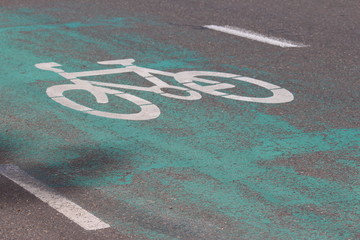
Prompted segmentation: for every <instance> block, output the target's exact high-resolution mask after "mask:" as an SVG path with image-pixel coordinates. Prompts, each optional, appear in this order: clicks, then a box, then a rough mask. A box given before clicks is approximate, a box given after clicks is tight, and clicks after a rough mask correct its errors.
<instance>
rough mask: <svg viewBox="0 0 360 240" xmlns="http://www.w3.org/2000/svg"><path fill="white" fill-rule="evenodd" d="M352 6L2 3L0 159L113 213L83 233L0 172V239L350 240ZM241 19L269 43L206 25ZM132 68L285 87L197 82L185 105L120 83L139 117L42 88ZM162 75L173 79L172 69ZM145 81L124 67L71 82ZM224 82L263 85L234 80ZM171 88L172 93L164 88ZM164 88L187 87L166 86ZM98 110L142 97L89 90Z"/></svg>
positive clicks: (359, 155) (355, 147)
mask: <svg viewBox="0 0 360 240" xmlns="http://www.w3.org/2000/svg"><path fill="white" fill-rule="evenodd" d="M359 12H360V3H359V2H358V1H340V0H321V1H316V2H314V1H309V0H301V1H299V0H296V1H295V0H287V1H280V0H267V1H260V0H253V1H228V0H226V1H213V0H206V1H205V0H197V1H192V0H182V1H171V0H165V1H157V0H149V1H139V0H132V1H129V0H123V1H115V0H106V1H86V0H79V1H67V0H59V1H44V0H27V1H16V0H15V1H8V0H3V1H1V3H0V56H1V64H0V71H1V74H0V99H1V105H0V106H1V107H0V130H1V131H0V164H13V165H16V166H18V167H19V168H21V169H22V170H23V171H25V172H26V173H28V174H29V175H31V176H33V177H34V178H36V179H37V180H39V181H41V182H43V183H44V184H46V185H47V186H49V187H50V188H52V189H54V190H55V191H57V192H58V193H60V194H61V195H63V196H64V197H66V198H67V199H69V200H71V201H73V202H75V203H77V204H78V205H80V206H81V207H83V208H84V209H86V210H87V211H89V212H91V213H92V214H94V215H95V216H97V217H98V218H100V219H102V220H103V221H105V222H106V223H108V224H109V225H110V228H107V229H101V230H93V231H86V230H84V229H82V228H81V227H79V226H78V225H77V224H75V223H74V222H72V221H71V220H69V219H67V218H66V217H65V216H63V215H62V214H60V213H58V212H57V211H56V210H54V209H52V208H50V207H49V206H48V205H47V204H46V203H43V202H41V201H40V200H39V199H38V198H36V197H35V196H34V195H32V194H31V193H29V192H27V191H26V190H24V189H23V188H21V187H19V186H18V185H17V184H15V183H14V182H12V181H10V180H9V179H7V178H5V177H4V176H1V175H0V236H1V237H0V238H1V239H4V240H7V239H24V240H25V239H207V240H211V239H216V240H220V239H226V240H228V239H359V238H360V232H359V229H360V226H359V222H360V221H359V220H360V217H359V215H360V184H359V183H360V178H359V168H360V164H359V160H360V151H359V142H360V141H359V140H360V129H359V126H360V124H359V117H360V113H359V97H360V96H359V95H360V91H359V90H360V89H359V86H360V80H359V79H360V67H359V63H360V61H359V56H360V41H359V39H360V31H359V28H358V23H359V21H360V14H359ZM209 24H215V25H219V26H224V25H230V26H236V27H241V28H245V29H249V30H252V31H255V32H259V33H262V34H264V35H270V36H276V37H279V38H284V39H288V40H292V41H296V42H300V43H303V44H306V45H309V46H308V47H304V48H280V47H276V46H272V45H268V44H264V43H260V42H256V41H251V40H248V39H244V38H240V37H237V36H232V35H228V34H225V33H221V32H217V31H213V30H210V29H206V28H204V27H203V26H204V25H209ZM129 58H131V59H135V62H134V64H135V65H136V66H141V67H145V68H149V69H156V70H160V71H166V72H171V73H177V72H182V71H213V72H227V73H233V74H237V75H241V76H247V77H251V78H255V79H259V80H263V81H266V82H268V83H272V84H275V85H277V86H281V87H282V88H285V89H287V90H289V91H290V92H291V93H292V94H293V96H294V100H293V101H291V102H287V103H279V104H266V103H257V102H246V101H235V100H232V99H226V98H223V97H221V96H214V95H209V94H205V93H201V95H202V98H201V99H199V100H196V101H186V100H181V99H174V98H167V97H164V96H162V95H159V94H155V93H152V92H144V91H137V90H131V89H126V90H122V91H124V92H126V93H129V94H132V95H135V96H137V97H140V98H142V99H145V100H147V101H149V102H151V103H152V104H154V105H156V106H157V107H158V108H159V109H160V110H161V114H160V116H159V117H157V118H155V119H151V120H147V121H131V120H123V119H111V118H106V117H100V116H95V115H92V114H89V113H87V112H86V111H76V110H74V109H70V108H68V107H66V106H63V105H61V104H59V103H58V102H56V101H54V99H52V98H50V97H49V96H48V95H47V93H46V90H47V89H48V88H50V87H52V86H55V85H64V84H68V85H71V84H73V83H71V82H70V81H69V80H68V79H66V78H64V77H62V76H60V75H59V74H57V73H55V72H51V71H44V70H41V69H39V68H36V67H35V64H38V63H46V62H56V63H58V64H61V65H62V66H61V69H63V70H64V71H65V72H82V71H89V70H103V69H109V68H112V67H109V66H104V65H100V64H98V63H97V62H98V61H104V60H116V59H129ZM156 76H157V77H159V78H160V79H161V80H163V81H164V82H167V83H169V84H172V85H176V86H179V87H181V86H183V85H181V84H180V83H178V82H176V81H175V80H174V78H172V77H169V76H160V75H156ZM81 79H84V80H90V81H101V82H106V83H118V84H119V83H121V84H130V85H136V86H145V87H148V86H151V84H149V82H148V81H146V80H145V79H144V78H142V77H140V76H138V75H136V74H134V73H124V74H114V75H106V76H90V77H84V78H81ZM207 79H209V80H216V81H219V82H224V83H229V84H234V85H236V86H237V87H236V88H235V89H229V90H222V91H223V92H227V93H229V94H237V95H242V96H251V97H269V96H270V95H271V92H270V91H268V90H265V89H264V88H261V87H259V86H256V85H253V84H248V83H244V82H240V81H236V80H234V79H229V78H222V77H216V78H215V77H208V78H207ZM172 91H174V90H172ZM169 93H172V94H184V93H177V92H171V91H170V92H169ZM64 96H65V97H66V98H68V99H71V100H72V101H74V102H76V103H79V104H81V105H82V106H86V107H89V108H92V109H95V110H99V111H103V112H112V113H133V112H137V111H139V109H140V108H139V106H137V105H136V104H133V103H131V102H129V101H127V100H126V99H123V98H119V97H116V96H115V95H108V98H109V103H108V104H99V103H97V102H96V101H95V98H94V96H92V95H91V94H89V91H86V90H81V89H75V90H72V91H67V92H65V93H64Z"/></svg>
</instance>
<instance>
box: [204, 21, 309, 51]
mask: <svg viewBox="0 0 360 240" xmlns="http://www.w3.org/2000/svg"><path fill="white" fill-rule="evenodd" d="M204 27H205V28H208V29H212V30H215V31H219V32H224V33H228V34H232V35H235V36H239V37H244V38H247V39H251V40H255V41H258V42H262V43H267V44H271V45H275V46H279V47H283V48H286V47H308V45H304V44H301V43H296V42H292V41H288V40H285V39H281V38H275V37H269V36H265V35H262V34H260V33H256V32H253V31H249V30H246V29H242V28H237V27H231V26H216V25H205V26H204Z"/></svg>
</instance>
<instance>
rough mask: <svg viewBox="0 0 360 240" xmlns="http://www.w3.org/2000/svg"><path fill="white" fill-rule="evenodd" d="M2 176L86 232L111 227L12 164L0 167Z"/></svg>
mask: <svg viewBox="0 0 360 240" xmlns="http://www.w3.org/2000/svg"><path fill="white" fill-rule="evenodd" d="M0 174H1V175H3V176H5V177H7V178H8V179H10V180H11V181H13V182H15V183H16V184H18V185H19V186H21V187H22V188H24V189H25V190H27V191H28V192H30V193H31V194H33V195H35V196H36V197H37V198H39V199H40V200H41V201H43V202H44V203H47V204H49V206H50V207H52V208H53V209H55V210H56V211H58V212H60V213H62V214H63V215H65V216H66V217H67V218H69V219H70V220H71V221H73V222H75V223H76V224H78V225H79V226H81V227H82V228H84V229H85V230H98V229H103V228H108V227H110V225H109V224H107V223H105V222H103V221H101V220H100V219H99V218H97V217H95V216H94V215H92V214H91V213H89V212H88V211H86V210H85V209H83V208H82V207H80V206H79V205H77V204H75V203H73V202H72V201H70V200H68V199H66V198H65V197H63V196H61V195H59V194H58V193H56V192H55V191H54V190H52V189H51V188H49V187H47V186H46V185H44V184H43V183H41V182H40V181H38V180H36V179H35V178H33V177H31V176H30V175H28V174H27V173H26V172H24V171H23V170H21V169H20V168H19V167H17V166H15V165H11V164H3V165H0Z"/></svg>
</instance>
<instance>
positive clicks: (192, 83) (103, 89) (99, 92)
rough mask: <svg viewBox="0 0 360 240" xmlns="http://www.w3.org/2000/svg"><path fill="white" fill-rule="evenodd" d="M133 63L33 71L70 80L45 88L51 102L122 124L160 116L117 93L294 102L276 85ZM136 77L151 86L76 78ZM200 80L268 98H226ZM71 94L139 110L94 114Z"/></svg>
mask: <svg viewBox="0 0 360 240" xmlns="http://www.w3.org/2000/svg"><path fill="white" fill-rule="evenodd" d="M134 62H135V60H134V59H120V60H111V61H100V62H97V63H98V64H102V65H121V66H122V67H119V68H112V69H104V70H96V71H84V72H65V71H64V70H62V69H60V68H57V67H61V65H60V64H58V63H55V62H49V63H39V64H36V65H35V67H37V68H39V69H42V70H47V71H52V72H55V73H58V74H59V75H61V76H62V77H64V78H66V79H68V80H70V81H71V82H72V83H71V84H61V85H55V86H52V87H49V88H48V89H47V90H46V93H47V95H48V96H49V97H50V98H51V99H52V100H54V101H56V102H58V103H60V104H61V105H64V106H65V107H68V108H71V109H74V110H77V111H82V112H85V113H88V114H92V115H96V116H101V117H106V118H114V119H125V120H150V119H155V118H157V117H159V116H160V109H159V108H158V106H156V105H155V104H153V103H152V102H150V101H148V100H145V99H142V98H140V97H137V96H134V95H132V94H129V93H126V92H123V91H120V90H118V89H121V90H123V89H124V90H126V89H129V90H137V91H145V92H152V93H157V94H160V95H162V96H164V97H169V98H176V99H181V100H199V99H201V97H202V96H201V94H200V93H199V92H202V93H207V94H210V95H214V96H219V97H223V98H227V99H233V100H237V101H246V102H258V103H286V102H291V101H292V100H293V99H294V96H293V95H292V93H291V92H289V91H288V90H286V89H284V88H281V87H279V86H277V85H274V84H271V83H268V82H265V81H262V80H258V79H254V78H250V77H244V76H240V75H236V74H231V73H223V72H209V71H183V72H178V73H171V72H165V71H159V70H155V69H150V68H143V67H138V66H135V65H133V63H134ZM130 72H133V73H136V74H138V75H139V76H141V77H143V78H145V79H146V80H147V81H149V82H151V83H152V84H153V86H151V87H141V86H133V85H126V84H115V83H107V82H97V81H88V80H81V79H79V77H88V76H101V75H108V74H118V73H130ZM154 75H162V76H169V77H173V78H174V79H175V80H176V81H177V82H179V83H180V84H182V85H183V86H182V87H178V86H174V85H170V84H168V83H166V82H164V81H162V80H161V79H159V78H158V77H155V76H154ZM203 76H208V77H221V78H230V79H234V80H237V81H243V82H247V83H251V84H254V85H257V86H260V87H262V88H265V89H267V90H270V91H271V92H272V94H273V95H272V96H271V97H246V96H240V95H233V94H227V93H225V92H221V91H219V90H224V89H231V88H235V87H236V86H235V85H233V84H229V83H221V82H218V81H214V80H208V79H205V78H201V77H203ZM198 83H202V85H200V84H198ZM204 84H205V85H204ZM166 89H174V90H180V91H182V92H183V93H184V94H186V95H176V94H172V93H166V92H165V90H166ZM71 90H86V91H88V92H89V93H91V94H92V95H93V96H94V97H95V98H96V101H97V103H101V104H106V103H108V102H109V99H108V95H114V96H116V97H119V98H122V99H125V100H128V101H130V102H132V103H134V104H136V105H138V106H139V107H140V109H141V110H140V112H137V113H129V114H127V113H126V114H124V113H113V112H105V111H99V110H95V109H92V108H89V107H86V106H83V105H81V104H78V103H76V102H74V101H72V100H70V99H68V98H66V97H65V96H64V95H63V93H64V92H66V91H71Z"/></svg>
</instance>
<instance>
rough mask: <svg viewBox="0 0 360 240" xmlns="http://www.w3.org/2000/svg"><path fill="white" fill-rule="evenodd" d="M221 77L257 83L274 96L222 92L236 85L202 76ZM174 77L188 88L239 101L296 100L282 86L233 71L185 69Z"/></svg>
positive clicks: (272, 101)
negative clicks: (232, 72)
mask: <svg viewBox="0 0 360 240" xmlns="http://www.w3.org/2000/svg"><path fill="white" fill-rule="evenodd" d="M206 76H208V77H221V78H228V79H233V80H236V81H243V82H247V83H251V84H254V85H257V86H259V87H262V88H265V89H267V90H269V91H271V92H272V96H270V97H247V96H241V95H235V94H227V93H225V92H221V91H219V90H224V89H230V88H235V87H236V86H235V85H233V84H228V83H221V82H218V81H214V80H208V79H204V78H201V77H206ZM174 78H175V79H176V81H178V82H180V83H182V84H183V85H185V86H186V87H188V88H192V89H194V90H197V91H200V92H204V93H207V94H211V95H214V96H221V97H224V98H228V99H233V100H238V101H246V102H258V103H286V102H291V101H292V100H294V96H293V94H292V93H291V92H289V91H288V90H286V89H285V88H282V87H280V86H277V85H274V84H272V83H268V82H265V81H262V80H258V79H255V78H249V77H243V76H240V75H236V74H231V73H223V72H208V71H184V72H179V73H176V74H175V76H174ZM196 82H202V83H205V84H207V85H206V86H203V85H200V84H197V83H196Z"/></svg>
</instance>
